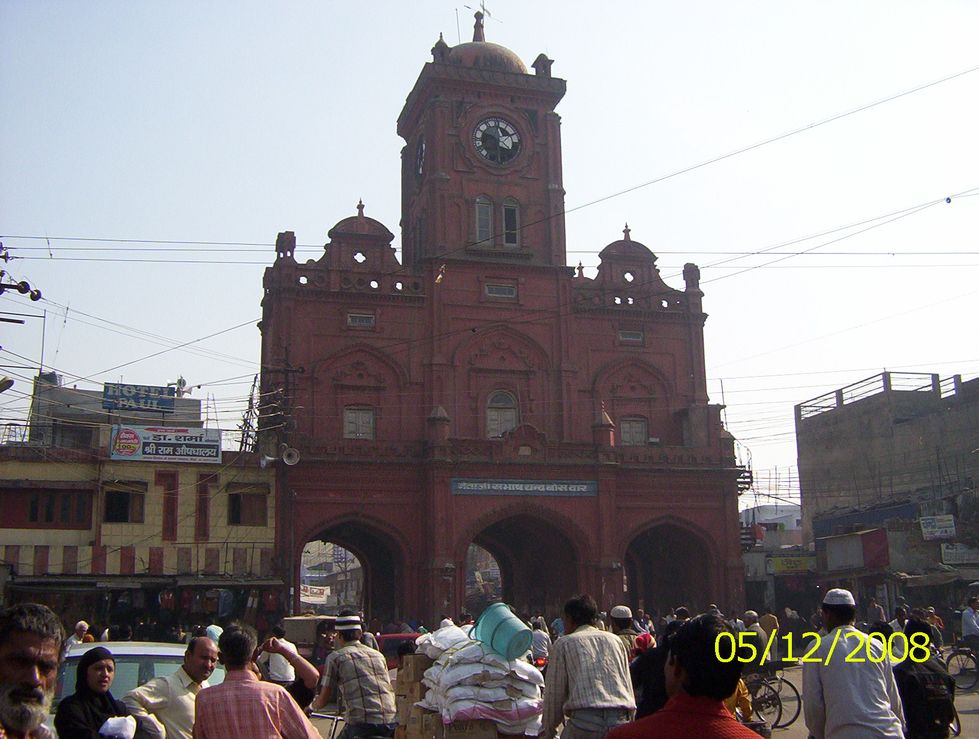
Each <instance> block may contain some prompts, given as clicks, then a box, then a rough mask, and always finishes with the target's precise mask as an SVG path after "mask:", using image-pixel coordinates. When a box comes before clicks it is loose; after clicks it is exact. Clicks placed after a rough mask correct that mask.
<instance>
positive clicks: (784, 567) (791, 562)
mask: <svg viewBox="0 0 979 739" xmlns="http://www.w3.org/2000/svg"><path fill="white" fill-rule="evenodd" d="M768 561H769V563H770V564H769V568H770V570H769V571H770V572H771V574H773V575H795V574H798V573H800V572H810V571H815V569H816V555H814V554H806V555H802V556H796V557H786V556H781V557H770V558H769V560H768Z"/></svg>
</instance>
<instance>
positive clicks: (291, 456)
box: [282, 447, 299, 467]
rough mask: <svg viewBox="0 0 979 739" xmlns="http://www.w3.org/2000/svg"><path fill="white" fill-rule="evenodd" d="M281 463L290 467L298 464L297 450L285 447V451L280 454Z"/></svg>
mask: <svg viewBox="0 0 979 739" xmlns="http://www.w3.org/2000/svg"><path fill="white" fill-rule="evenodd" d="M282 461H283V462H285V463H286V464H287V465H289V466H290V467H292V466H293V465H295V464H298V463H299V450H298V449H293V448H292V447H286V450H285V451H284V452H282Z"/></svg>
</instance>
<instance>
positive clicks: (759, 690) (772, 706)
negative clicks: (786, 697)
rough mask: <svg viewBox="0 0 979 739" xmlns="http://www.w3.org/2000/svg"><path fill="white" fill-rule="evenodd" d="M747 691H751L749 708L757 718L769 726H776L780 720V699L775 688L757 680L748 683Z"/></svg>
mask: <svg viewBox="0 0 979 739" xmlns="http://www.w3.org/2000/svg"><path fill="white" fill-rule="evenodd" d="M748 692H749V693H751V710H752V711H754V712H755V714H756V715H757V716H758V718H760V719H762V720H763V721H766V722H767V723H768V725H769V726H778V725H779V721H781V720H782V700H781V699H780V698H779V697H778V692H777V691H776V690H775V688H773V687H772V686H771V685H770V684H769V683H767V682H766V681H763V680H758V681H753V682H751V683H749V684H748Z"/></svg>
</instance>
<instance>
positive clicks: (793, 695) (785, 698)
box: [767, 677, 802, 729]
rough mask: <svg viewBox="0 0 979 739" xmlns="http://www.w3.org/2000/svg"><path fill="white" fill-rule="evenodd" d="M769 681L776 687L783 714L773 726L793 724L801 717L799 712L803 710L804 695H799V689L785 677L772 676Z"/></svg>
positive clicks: (782, 727) (780, 726)
mask: <svg viewBox="0 0 979 739" xmlns="http://www.w3.org/2000/svg"><path fill="white" fill-rule="evenodd" d="M767 682H768V684H769V685H771V686H772V687H773V688H775V692H776V693H778V699H779V701H780V702H781V704H782V715H781V717H780V718H779V721H778V723H775V724H772V728H774V729H784V728H785V727H787V726H791V725H792V724H793V723H795V720H796V719H797V718H799V713H800V712H801V711H802V697H801V696H800V695H799V689H798V688H797V687H796V686H795V685H793V684H792V683H790V682H789V681H788V680H786V679H785V678H784V677H777V678H772V679H770V680H768V681H767Z"/></svg>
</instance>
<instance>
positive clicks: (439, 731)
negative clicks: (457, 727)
mask: <svg viewBox="0 0 979 739" xmlns="http://www.w3.org/2000/svg"><path fill="white" fill-rule="evenodd" d="M444 730H445V724H443V723H442V714H440V713H435V712H432V711H426V712H425V715H424V716H423V717H422V734H424V735H425V739H442V736H443V732H444Z"/></svg>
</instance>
